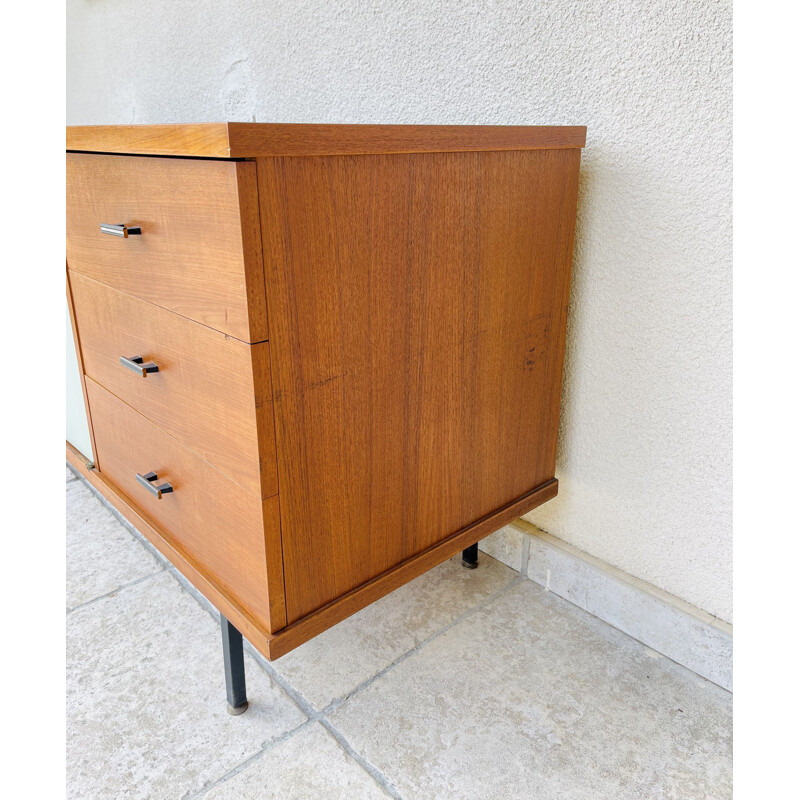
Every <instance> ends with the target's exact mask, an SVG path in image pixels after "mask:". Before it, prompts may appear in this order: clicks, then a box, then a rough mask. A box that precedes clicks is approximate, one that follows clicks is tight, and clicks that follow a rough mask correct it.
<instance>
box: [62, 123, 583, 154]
mask: <svg viewBox="0 0 800 800" xmlns="http://www.w3.org/2000/svg"><path fill="white" fill-rule="evenodd" d="M585 144H586V127H585V126H582V125H580V126H569V127H564V126H557V125H300V124H283V123H280V124H278V123H260V122H211V123H199V124H191V125H81V126H68V127H67V150H77V151H84V152H94V153H126V154H135V155H154V156H193V157H195V158H256V157H259V156H323V155H358V154H368V153H442V152H459V151H474V150H546V149H554V148H568V147H583V146H584V145H585Z"/></svg>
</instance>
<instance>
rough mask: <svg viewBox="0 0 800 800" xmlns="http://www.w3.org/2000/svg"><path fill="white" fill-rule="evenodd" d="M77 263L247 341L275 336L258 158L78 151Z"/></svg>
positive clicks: (73, 244) (72, 237) (72, 205)
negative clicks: (115, 229)
mask: <svg viewBox="0 0 800 800" xmlns="http://www.w3.org/2000/svg"><path fill="white" fill-rule="evenodd" d="M101 224H110V225H120V224H124V225H126V226H128V227H138V228H139V229H140V231H141V233H140V234H138V235H133V234H130V235H128V236H119V235H113V234H107V233H103V232H102V231H101V227H100V226H101ZM67 262H68V264H69V266H70V268H71V269H73V270H75V271H76V272H80V273H81V274H83V275H87V276H88V277H90V278H95V279H96V280H99V281H101V282H103V283H106V284H109V285H110V286H115V287H117V288H118V289H122V290H123V291H125V292H129V293H130V294H134V295H136V296H137V297H141V298H143V299H145V300H149V301H150V302H151V303H155V304H156V305H159V306H162V307H164V308H167V309H169V310H170V311H174V312H176V313H178V314H181V315H182V316H184V317H189V318H190V319H194V320H196V321H197V322H201V323H203V324H204V325H208V326H209V327H211V328H214V329H215V330H219V331H223V332H224V333H227V334H230V335H231V336H235V337H236V338H237V339H241V340H242V341H245V342H258V341H264V340H265V339H266V338H267V312H266V300H265V290H264V271H263V263H262V259H261V228H260V224H259V219H258V193H257V188H256V167H255V164H254V163H253V162H225V161H201V160H192V159H174V158H141V157H136V156H111V155H89V154H86V153H68V154H67Z"/></svg>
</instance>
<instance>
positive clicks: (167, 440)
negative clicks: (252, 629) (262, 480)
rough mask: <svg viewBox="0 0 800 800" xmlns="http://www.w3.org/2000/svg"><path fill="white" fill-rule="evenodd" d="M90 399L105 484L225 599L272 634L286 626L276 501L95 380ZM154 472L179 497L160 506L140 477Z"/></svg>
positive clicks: (88, 384)
mask: <svg viewBox="0 0 800 800" xmlns="http://www.w3.org/2000/svg"><path fill="white" fill-rule="evenodd" d="M148 379H149V378H148ZM86 392H87V396H88V402H89V409H90V411H91V416H92V426H93V429H94V436H95V443H96V448H97V452H96V453H95V462H96V464H97V468H98V469H99V471H100V474H101V475H102V476H103V478H104V479H105V480H107V481H110V482H111V483H112V484H113V485H115V486H116V487H118V488H119V489H120V490H121V491H122V492H123V493H124V494H126V495H127V496H128V497H129V498H130V500H131V501H132V502H133V504H134V505H135V506H136V507H137V509H138V510H139V511H140V513H141V514H142V516H143V517H145V518H146V519H147V520H148V521H149V522H151V524H153V525H154V526H156V527H157V528H159V529H160V530H161V531H163V535H164V538H165V539H167V540H168V541H169V543H170V544H172V546H173V547H175V548H176V549H177V550H179V551H180V552H181V554H182V555H183V556H184V557H185V558H186V559H187V560H188V561H189V562H190V563H192V564H193V565H194V566H195V567H196V568H197V569H199V570H200V571H201V572H202V573H203V574H204V575H206V576H207V577H209V579H210V580H211V581H212V582H213V583H214V584H215V585H216V586H217V587H218V588H219V590H220V591H221V592H222V593H223V594H225V595H226V596H227V597H229V598H230V599H231V600H232V601H233V602H235V603H237V604H238V605H240V606H241V607H243V608H244V609H246V610H247V611H248V612H249V613H250V614H251V615H252V616H253V617H254V618H255V619H257V620H258V621H259V622H261V623H262V624H263V625H265V626H266V627H267V628H268V629H269V630H271V631H273V630H277V629H278V628H280V627H283V625H285V611H284V600H283V567H282V561H281V550H280V520H279V512H278V498H277V496H275V497H271V498H268V499H267V500H261V499H260V498H258V497H256V496H254V495H252V494H250V493H249V492H246V491H244V489H242V488H241V487H240V486H237V485H236V484H235V483H233V482H232V481H230V480H228V478H226V477H225V476H224V475H222V473H220V472H219V471H218V470H216V469H214V468H213V467H212V466H210V465H209V464H207V463H206V462H205V461H204V460H203V459H201V458H200V457H199V456H196V455H195V454H194V453H192V452H191V451H189V450H187V449H186V448H185V447H184V446H183V445H181V444H180V443H179V442H178V441H176V440H175V439H173V438H172V437H171V436H169V435H168V434H167V433H165V432H164V431H163V430H161V428H159V427H157V426H156V425H154V424H153V423H152V422H150V421H149V420H147V419H145V417H143V416H142V415H141V414H139V413H137V412H136V411H134V410H133V409H132V408H131V407H130V406H128V405H127V404H125V403H123V402H122V401H121V400H120V399H119V398H117V397H115V396H114V395H112V394H111V393H110V392H108V391H106V390H105V389H104V388H103V387H101V386H100V385H99V384H97V383H95V382H94V381H93V380H92V379H91V378H88V377H87V378H86ZM149 472H155V473H157V475H158V480H157V481H155V482H154V484H157V485H162V484H163V483H165V482H167V483H169V484H170V485H171V486H172V488H173V491H172V492H171V493H169V494H166V493H165V494H163V495H162V497H161V498H160V499H158V498H157V497H156V496H155V495H154V494H152V493H151V491H150V490H148V489H147V488H146V487H144V486H143V485H141V483H140V482H139V481H138V480H137V478H136V474H137V473H139V474H141V475H146V474H147V473H149Z"/></svg>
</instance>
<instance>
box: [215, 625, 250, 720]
mask: <svg viewBox="0 0 800 800" xmlns="http://www.w3.org/2000/svg"><path fill="white" fill-rule="evenodd" d="M219 621H220V627H221V628H222V655H223V658H224V659H225V689H226V691H227V693H228V713H229V714H243V713H244V712H245V711H247V685H246V684H245V680H244V645H243V644H242V634H241V633H239V631H238V630H236V628H234V627H233V625H231V623H230V622H228V620H227V619H225V617H223V616H222V614H220V615H219Z"/></svg>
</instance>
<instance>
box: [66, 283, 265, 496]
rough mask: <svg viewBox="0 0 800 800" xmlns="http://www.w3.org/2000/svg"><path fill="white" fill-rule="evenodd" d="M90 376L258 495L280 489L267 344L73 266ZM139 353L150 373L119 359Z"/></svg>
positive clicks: (76, 304)
mask: <svg viewBox="0 0 800 800" xmlns="http://www.w3.org/2000/svg"><path fill="white" fill-rule="evenodd" d="M69 282H70V289H71V291H72V302H73V307H74V309H75V320H76V325H77V329H78V337H79V339H80V345H81V354H82V356H83V367H84V371H85V373H86V374H87V375H88V376H89V377H91V378H93V379H94V380H95V381H97V382H98V383H99V384H101V385H102V386H104V387H105V388H106V389H108V390H109V391H110V392H112V393H113V394H115V395H116V396H117V397H119V398H120V399H122V400H124V401H125V402H126V403H128V405H130V406H133V408H135V409H136V410H137V411H139V412H140V413H141V414H143V415H144V416H145V417H147V418H148V419H149V420H151V421H152V422H155V424H156V425H158V426H159V427H160V428H163V429H164V430H165V431H166V432H167V433H169V434H170V435H171V436H174V437H175V438H176V439H177V440H178V441H179V442H181V444H183V445H185V446H186V447H188V448H189V449H190V450H192V451H193V452H194V453H196V454H197V455H199V456H201V457H202V458H204V459H205V460H206V461H208V462H209V463H210V464H212V465H213V466H215V467H217V469H219V470H220V471H221V472H224V473H225V475H227V476H228V477H229V478H231V479H232V480H234V481H235V482H236V483H238V484H239V485H240V486H241V487H242V488H244V489H247V491H249V492H252V493H254V494H256V495H258V496H259V497H271V496H272V495H274V494H276V493H277V491H278V483H277V470H276V465H275V424H274V420H273V416H272V389H271V380H270V373H269V350H268V348H269V344H267V343H266V342H262V343H260V344H253V345H250V344H245V343H244V342H240V341H238V340H237V339H232V338H231V337H229V336H225V335H224V334H222V333H220V332H219V331H215V330H212V329H211V328H206V327H205V326H203V325H198V324H197V323H196V322H192V321H191V320H188V319H185V318H184V317H181V316H178V315H177V314H173V313H171V312H169V311H165V310H164V309H163V308H159V307H158V306H155V305H153V304H152V303H148V302H146V301H144V300H140V299H139V298H137V297H134V296H133V295H129V294H126V293H125V292H121V291H119V290H118V289H113V288H111V287H110V286H106V285H105V284H102V283H98V282H97V281H94V280H92V279H91V278H87V277H85V276H83V275H80V274H78V273H75V272H73V271H72V270H70V271H69ZM135 356H141V357H142V358H143V359H144V361H145V362H152V363H154V364H155V365H156V366H157V367H158V372H152V373H149V374H146V375H145V376H144V377H142V375H141V374H140V373H138V372H133V371H132V370H131V369H128V368H126V367H125V366H123V364H122V363H121V362H120V358H121V357H124V358H127V359H130V358H132V357H135Z"/></svg>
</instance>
